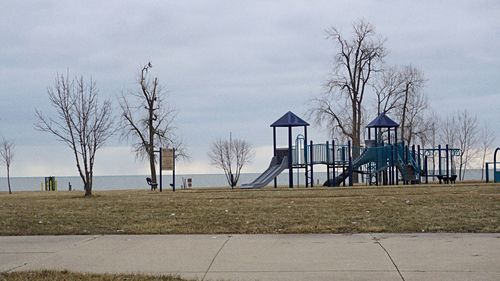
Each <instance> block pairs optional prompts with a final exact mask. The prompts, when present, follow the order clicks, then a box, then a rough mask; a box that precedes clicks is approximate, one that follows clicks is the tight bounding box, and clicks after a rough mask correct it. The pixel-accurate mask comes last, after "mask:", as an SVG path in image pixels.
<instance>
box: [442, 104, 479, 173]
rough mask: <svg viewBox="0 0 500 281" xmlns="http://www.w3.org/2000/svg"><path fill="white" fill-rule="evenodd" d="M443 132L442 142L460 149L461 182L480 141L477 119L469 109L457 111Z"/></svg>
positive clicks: (446, 123)
mask: <svg viewBox="0 0 500 281" xmlns="http://www.w3.org/2000/svg"><path fill="white" fill-rule="evenodd" d="M441 130H442V136H441V139H442V141H444V142H445V143H447V144H449V145H451V146H453V147H456V148H459V149H460V155H459V159H458V161H459V163H458V168H459V173H458V177H459V179H460V180H464V178H465V174H466V170H467V167H468V165H469V163H470V161H471V159H472V158H473V156H474V151H473V150H474V147H475V146H476V144H477V141H478V124H477V117H476V116H471V115H470V113H469V111H467V109H464V110H463V111H455V112H454V113H453V114H451V115H450V116H448V117H447V118H446V120H445V122H444V124H443V126H442V129H441Z"/></svg>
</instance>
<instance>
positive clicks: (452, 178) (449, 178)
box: [437, 175, 457, 184]
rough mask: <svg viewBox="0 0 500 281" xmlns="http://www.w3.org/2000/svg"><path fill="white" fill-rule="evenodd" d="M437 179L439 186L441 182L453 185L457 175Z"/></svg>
mask: <svg viewBox="0 0 500 281" xmlns="http://www.w3.org/2000/svg"><path fill="white" fill-rule="evenodd" d="M437 178H438V180H439V183H440V184H441V183H442V182H444V183H455V181H456V179H457V175H451V176H446V175H442V176H437Z"/></svg>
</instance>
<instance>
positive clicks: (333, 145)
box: [328, 140, 336, 178]
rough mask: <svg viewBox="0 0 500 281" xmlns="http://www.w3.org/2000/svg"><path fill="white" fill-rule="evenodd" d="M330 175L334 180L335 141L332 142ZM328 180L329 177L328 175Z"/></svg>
mask: <svg viewBox="0 0 500 281" xmlns="http://www.w3.org/2000/svg"><path fill="white" fill-rule="evenodd" d="M332 175H333V178H335V176H336V175H335V140H332ZM328 177H329V178H330V175H328Z"/></svg>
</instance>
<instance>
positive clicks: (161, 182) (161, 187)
mask: <svg viewBox="0 0 500 281" xmlns="http://www.w3.org/2000/svg"><path fill="white" fill-rule="evenodd" d="M161 151H162V149H161V148H160V149H159V150H158V152H159V153H158V154H159V155H160V161H158V162H159V166H160V192H162V191H163V181H162V180H163V174H162V172H161V171H162V170H163V167H162V166H161Z"/></svg>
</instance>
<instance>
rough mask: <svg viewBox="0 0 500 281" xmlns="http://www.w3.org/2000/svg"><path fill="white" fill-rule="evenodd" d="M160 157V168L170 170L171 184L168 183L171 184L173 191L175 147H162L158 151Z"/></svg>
mask: <svg viewBox="0 0 500 281" xmlns="http://www.w3.org/2000/svg"><path fill="white" fill-rule="evenodd" d="M160 158H161V161H160V170H165V171H172V184H170V186H172V191H175V148H162V149H161V152H160ZM160 173H161V172H160ZM160 182H161V176H160ZM160 191H161V185H160Z"/></svg>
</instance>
